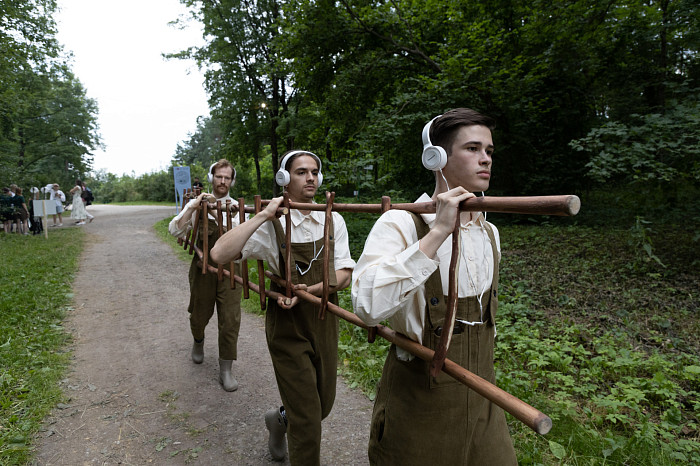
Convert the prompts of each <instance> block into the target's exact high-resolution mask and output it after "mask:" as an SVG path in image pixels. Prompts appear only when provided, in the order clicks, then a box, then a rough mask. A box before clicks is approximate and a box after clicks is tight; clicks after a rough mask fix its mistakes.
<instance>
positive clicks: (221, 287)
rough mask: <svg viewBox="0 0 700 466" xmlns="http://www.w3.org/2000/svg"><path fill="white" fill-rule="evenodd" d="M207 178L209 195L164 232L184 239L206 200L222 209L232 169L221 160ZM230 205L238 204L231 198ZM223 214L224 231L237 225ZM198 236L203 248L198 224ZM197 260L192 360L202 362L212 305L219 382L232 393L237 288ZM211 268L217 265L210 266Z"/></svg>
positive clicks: (213, 230)
mask: <svg viewBox="0 0 700 466" xmlns="http://www.w3.org/2000/svg"><path fill="white" fill-rule="evenodd" d="M207 179H208V181H209V184H210V185H211V188H212V194H208V193H201V194H199V196H197V197H196V198H195V199H192V200H191V201H190V202H188V203H187V205H186V206H185V207H184V208H183V209H182V211H180V213H179V214H178V215H177V216H176V217H175V218H173V219H172V220H171V221H170V225H169V226H168V230H169V231H170V234H171V235H173V236H176V237H179V238H184V237H185V236H186V234H187V232H188V231H189V230H191V229H192V228H194V221H195V216H196V215H198V212H197V207H198V206H199V205H200V203H201V201H202V199H204V198H207V199H208V201H209V202H212V203H214V202H216V201H221V205H222V206H223V207H225V206H226V201H227V200H229V199H231V196H230V195H229V191H230V189H231V187H232V186H233V184H234V183H235V182H236V169H235V168H234V167H233V165H231V162H229V161H228V160H226V159H221V160H219V161H218V162H216V163H214V164H212V165H211V167H209V173H208V175H207ZM231 204H232V205H236V206H237V205H238V202H236V201H235V200H234V199H231ZM226 217H227V216H226V215H223V221H224V225H223V227H224V231H226V230H227V229H230V228H233V227H235V226H236V225H238V223H239V221H238V215H237V214H236V215H232V220H231V223H232V225H227V224H226V221H227V220H226ZM208 221H209V225H208V232H209V238H208V244H209V248H210V250H211V248H212V246H213V245H214V244H215V243H216V241H217V239H219V225H218V223H217V218H216V215H215V213H210V214H209V215H208ZM199 232H200V234H199V235H198V237H199V238H200V239H199V244H198V246H199V247H200V248H201V247H203V242H202V240H201V234H202V232H203V228H202V226H201V224H200V226H199ZM198 262H199V258H198V257H197V255H195V256H194V257H193V258H192V264H191V265H190V272H189V280H190V303H189V306H188V308H187V311H188V312H189V313H190V329H191V331H192V337H193V338H194V342H193V344H192V353H191V357H192V361H193V362H194V363H195V364H201V363H202V361H204V330H205V328H206V326H207V324H208V323H209V319H211V317H212V315H213V314H214V306H215V305H216V317H217V320H218V327H219V340H218V343H219V383H220V384H221V385H222V386H223V387H224V390H226V391H227V392H232V391H234V390H236V389H237V388H238V382H237V381H236V379H235V378H234V377H233V374H232V373H231V366H232V364H233V360H235V359H237V358H238V331H239V329H240V326H241V287H236V288H235V289H231V284H230V283H229V281H228V280H223V281H221V282H220V281H219V280H218V276H217V274H215V273H210V272H208V273H207V274H206V275H203V274H202V269H201V265H200V264H198ZM210 264H211V265H212V266H214V267H216V266H217V264H216V263H215V262H214V263H211V262H210ZM223 264H225V265H224V268H225V269H226V270H230V262H223ZM238 267H239V266H238V264H236V265H235V266H234V270H235V273H237V274H239V275H240V270H239V268H238Z"/></svg>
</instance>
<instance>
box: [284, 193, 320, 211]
mask: <svg viewBox="0 0 700 466" xmlns="http://www.w3.org/2000/svg"><path fill="white" fill-rule="evenodd" d="M289 200H290V202H296V203H297V204H313V202H314V198H313V197H312V198H311V199H307V198H294V197H292V196H289ZM297 210H299V212H300V213H301V214H302V215H309V214H310V213H311V210H301V209H297Z"/></svg>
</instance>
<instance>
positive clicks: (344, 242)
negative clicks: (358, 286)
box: [333, 212, 355, 270]
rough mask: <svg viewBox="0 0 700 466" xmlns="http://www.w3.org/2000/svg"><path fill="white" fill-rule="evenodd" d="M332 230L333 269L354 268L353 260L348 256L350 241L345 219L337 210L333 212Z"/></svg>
mask: <svg viewBox="0 0 700 466" xmlns="http://www.w3.org/2000/svg"><path fill="white" fill-rule="evenodd" d="M333 230H334V232H335V249H334V258H333V260H334V262H335V270H340V269H354V268H355V261H354V260H353V259H352V257H351V256H350V242H349V239H348V228H347V226H346V225H345V219H344V218H343V216H342V215H340V214H339V213H337V212H334V213H333Z"/></svg>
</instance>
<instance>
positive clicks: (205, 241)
mask: <svg viewBox="0 0 700 466" xmlns="http://www.w3.org/2000/svg"><path fill="white" fill-rule="evenodd" d="M208 207H209V203H208V202H203V203H202V212H201V216H202V251H204V257H203V258H202V263H203V264H204V266H203V267H202V275H206V273H207V264H208V262H209V212H207V208H208Z"/></svg>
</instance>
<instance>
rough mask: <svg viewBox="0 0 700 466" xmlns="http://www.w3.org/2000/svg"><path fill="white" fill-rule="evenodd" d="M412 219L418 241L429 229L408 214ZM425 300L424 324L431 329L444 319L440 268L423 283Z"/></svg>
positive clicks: (421, 221) (445, 308) (416, 217)
mask: <svg viewBox="0 0 700 466" xmlns="http://www.w3.org/2000/svg"><path fill="white" fill-rule="evenodd" d="M409 213H410V214H411V217H412V218H413V223H414V224H415V226H416V234H417V236H418V241H420V240H421V239H422V238H423V237H424V236H425V235H427V234H428V232H429V231H430V227H428V224H427V223H425V221H424V220H423V218H422V217H421V216H420V215H418V214H415V213H413V212H409ZM425 300H426V303H425V305H426V316H427V319H426V324H427V325H428V326H429V327H430V328H432V327H434V326H435V325H437V324H438V323H441V322H442V321H443V320H444V319H445V312H446V311H447V305H446V302H445V295H444V294H443V291H442V279H441V278H440V267H439V266H438V268H437V269H436V270H435V272H433V273H432V275H430V277H428V280H427V281H426V282H425Z"/></svg>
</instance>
